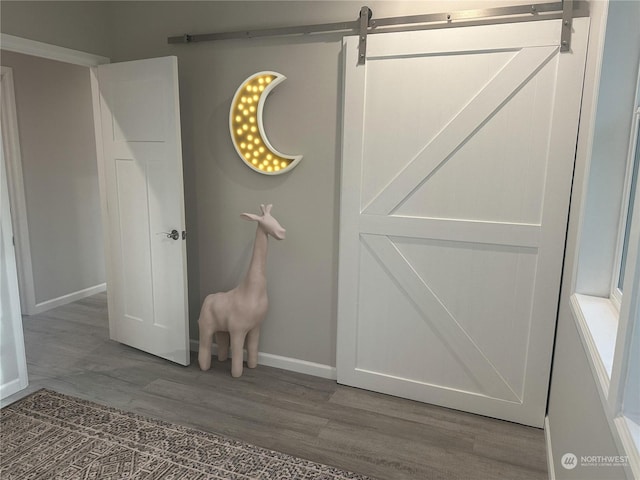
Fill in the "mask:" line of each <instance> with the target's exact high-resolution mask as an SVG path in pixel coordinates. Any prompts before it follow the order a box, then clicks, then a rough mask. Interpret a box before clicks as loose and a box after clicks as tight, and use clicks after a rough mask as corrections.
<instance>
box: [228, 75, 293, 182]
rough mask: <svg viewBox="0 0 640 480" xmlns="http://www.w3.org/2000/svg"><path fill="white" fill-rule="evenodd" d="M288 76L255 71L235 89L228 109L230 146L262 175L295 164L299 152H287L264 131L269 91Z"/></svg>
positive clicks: (273, 173)
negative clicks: (296, 153)
mask: <svg viewBox="0 0 640 480" xmlns="http://www.w3.org/2000/svg"><path fill="white" fill-rule="evenodd" d="M286 79H287V77H285V76H284V75H282V74H281V73H277V72H268V71H266V72H258V73H255V74H253V75H251V76H250V77H249V78H247V79H246V80H245V81H244V82H242V85H240V87H239V88H238V90H236V94H235V95H234V96H233V101H232V102H231V110H230V112H229V130H230V133H231V141H232V142H233V146H234V147H235V149H236V152H238V155H240V158H241V159H242V161H243V162H244V163H246V164H247V165H248V166H249V167H250V168H251V169H253V170H255V171H256V172H258V173H263V174H265V175H280V174H282V173H285V172H288V171H289V170H291V169H292V168H293V167H295V166H296V165H297V164H298V162H300V160H302V155H286V154H284V153H281V152H279V151H278V150H276V149H275V148H273V146H272V145H271V143H270V142H269V139H268V138H267V135H266V134H265V131H264V123H263V120H262V112H263V110H264V102H265V100H266V99H267V96H268V95H269V92H271V90H273V89H274V88H275V86H276V85H278V84H279V83H281V82H283V81H285V80H286Z"/></svg>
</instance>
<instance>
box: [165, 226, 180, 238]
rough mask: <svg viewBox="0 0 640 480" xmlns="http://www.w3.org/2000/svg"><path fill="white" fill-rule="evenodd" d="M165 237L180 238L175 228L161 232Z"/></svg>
mask: <svg viewBox="0 0 640 480" xmlns="http://www.w3.org/2000/svg"><path fill="white" fill-rule="evenodd" d="M163 233H164V234H165V235H166V236H167V238H171V239H173V240H178V239H179V238H180V234H179V233H178V230H176V229H175V228H174V229H173V230H171V232H163Z"/></svg>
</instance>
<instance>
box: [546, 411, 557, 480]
mask: <svg viewBox="0 0 640 480" xmlns="http://www.w3.org/2000/svg"><path fill="white" fill-rule="evenodd" d="M544 443H545V446H546V447H547V471H548V472H549V480H556V470H555V467H554V465H555V463H554V462H553V449H552V448H551V431H550V430H549V416H546V417H544Z"/></svg>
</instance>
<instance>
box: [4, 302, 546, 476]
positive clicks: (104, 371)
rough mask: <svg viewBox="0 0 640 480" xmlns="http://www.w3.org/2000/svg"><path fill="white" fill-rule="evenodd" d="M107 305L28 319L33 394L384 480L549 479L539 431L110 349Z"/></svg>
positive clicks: (325, 385) (279, 377) (283, 374)
mask: <svg viewBox="0 0 640 480" xmlns="http://www.w3.org/2000/svg"><path fill="white" fill-rule="evenodd" d="M106 303H107V302H106V295H105V294H99V295H96V296H93V297H90V298H88V299H85V300H81V301H79V302H75V303H73V304H70V305H66V306H63V307H59V308H56V309H53V310H50V311H48V312H46V313H43V314H40V315H34V316H31V317H24V321H23V324H24V335H25V344H26V351H27V363H28V371H29V383H30V385H29V388H28V389H27V390H26V391H23V392H20V393H18V394H16V395H14V396H12V397H9V399H7V400H6V401H5V402H3V404H7V403H8V402H11V401H13V400H15V399H17V398H21V397H22V396H24V395H25V394H27V393H30V392H33V391H35V390H37V389H39V388H43V387H46V388H50V389H52V390H56V391H58V392H61V393H67V394H70V395H75V396H77V397H81V398H85V399H88V400H92V401H95V402H98V403H102V404H105V405H109V406H112V407H117V408H121V409H123V410H127V411H132V412H136V413H139V414H142V415H147V416H151V417H156V418H160V419H163V420H166V421H170V422H176V423H180V424H183V425H186V426H189V427H194V428H197V429H201V430H207V431H211V432H215V433H219V434H223V435H226V436H229V437H232V438H236V439H240V440H243V441H246V442H250V443H253V444H255V445H259V446H261V447H265V448H270V449H274V450H279V451H281V452H285V453H288V454H291V455H296V456H299V457H303V458H306V459H309V460H312V461H316V462H321V463H326V464H329V465H333V466H336V467H339V468H343V469H347V470H351V471H355V472H358V473H362V474H366V475H370V476H372V477H374V478H377V479H380V480H402V479H420V480H423V479H425V480H426V479H448V480H450V479H469V480H485V479H486V480H493V479H505V480H525V479H527V480H529V479H543V478H547V473H546V471H547V465H546V457H545V455H546V453H545V445H544V433H543V431H542V430H540V429H536V428H531V427H524V426H522V425H517V424H513V423H509V422H503V421H499V420H494V419H490V418H486V417H481V416H478V415H472V414H467V413H462V412H458V411H454V410H449V409H446V408H440V407H435V406H431V405H425V404H421V403H418V402H413V401H410V400H404V399H399V398H395V397H390V396H387V395H381V394H377V393H372V392H368V391H365V390H359V389H356V388H350V387H345V386H342V385H338V384H336V382H335V381H331V380H325V379H321V378H316V377H312V376H308V375H302V374H298V373H292V372H288V371H286V370H280V369H276V368H270V367H263V366H258V368H256V369H255V370H249V369H245V371H244V374H243V376H242V377H241V378H238V379H234V378H232V377H231V375H230V364H229V362H225V363H219V362H217V361H214V362H213V366H212V369H211V370H210V371H208V372H201V371H200V369H199V368H198V366H197V359H196V358H195V356H192V364H191V366H189V367H182V366H179V365H175V364H172V363H170V362H167V361H165V360H162V359H159V358H157V357H154V356H151V355H148V354H145V353H142V352H140V351H138V350H135V349H133V348H130V347H126V346H124V345H121V344H118V343H116V342H113V341H111V340H109V335H108V324H107V306H106Z"/></svg>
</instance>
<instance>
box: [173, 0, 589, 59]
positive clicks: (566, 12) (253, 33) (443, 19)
mask: <svg viewBox="0 0 640 480" xmlns="http://www.w3.org/2000/svg"><path fill="white" fill-rule="evenodd" d="M587 16H589V11H588V3H587V2H586V1H584V0H563V1H560V2H555V3H535V4H529V5H514V6H508V7H495V8H484V9H480V10H461V11H456V12H445V13H430V14H425V15H408V16H403V17H387V18H378V19H374V18H372V17H373V12H372V11H371V9H370V8H369V7H366V6H364V7H362V8H361V9H360V14H359V15H358V19H357V20H354V21H350V22H338V23H325V24H320V25H300V26H294V27H280V28H265V29H260V30H241V31H236V32H219V33H202V34H185V35H179V36H175V37H169V38H168V41H169V43H195V42H208V41H214V40H229V39H233V38H257V37H276V36H288V35H311V34H319V33H330V32H333V33H341V34H343V35H358V36H359V42H358V49H359V50H358V65H364V63H365V61H366V58H367V36H368V35H372V34H375V33H387V32H402V31H409V30H431V29H437V28H450V27H468V26H474V25H492V24H497V23H513V22H529V21H536V20H553V19H562V29H561V33H560V51H561V52H568V51H569V50H570V49H571V28H572V22H573V18H575V17H587Z"/></svg>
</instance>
